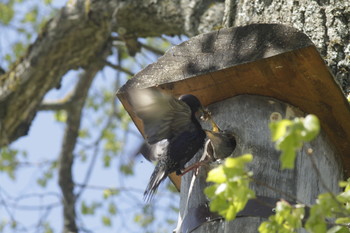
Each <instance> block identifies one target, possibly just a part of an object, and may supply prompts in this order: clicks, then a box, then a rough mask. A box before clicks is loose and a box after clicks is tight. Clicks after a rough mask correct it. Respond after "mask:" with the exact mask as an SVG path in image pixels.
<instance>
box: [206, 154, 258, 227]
mask: <svg viewBox="0 0 350 233" xmlns="http://www.w3.org/2000/svg"><path fill="white" fill-rule="evenodd" d="M252 159H253V156H252V155H250V154H245V155H242V156H240V157H236V158H227V159H226V160H225V162H224V164H222V165H220V166H218V167H216V168H214V169H212V170H211V171H209V173H208V177H207V182H213V184H212V185H210V186H208V187H207V188H205V189H204V193H205V194H206V195H207V196H208V198H209V199H211V202H210V210H211V211H215V212H218V213H219V214H220V215H221V216H223V217H224V218H225V219H226V220H227V221H230V220H233V219H235V217H236V214H237V213H238V212H239V211H241V210H242V209H243V208H244V207H245V205H246V204H247V202H248V200H249V199H252V198H254V197H255V194H254V191H253V190H251V189H250V188H249V179H250V176H251V174H250V173H248V172H246V171H245V166H246V164H247V163H249V162H251V161H252Z"/></svg>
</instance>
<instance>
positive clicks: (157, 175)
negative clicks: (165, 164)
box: [143, 163, 167, 202]
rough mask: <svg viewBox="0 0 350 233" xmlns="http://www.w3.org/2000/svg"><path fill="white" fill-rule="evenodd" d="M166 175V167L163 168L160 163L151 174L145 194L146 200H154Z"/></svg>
mask: <svg viewBox="0 0 350 233" xmlns="http://www.w3.org/2000/svg"><path fill="white" fill-rule="evenodd" d="M166 176H167V173H166V171H165V170H164V169H161V166H160V164H159V163H158V164H157V166H156V168H155V169H154V171H153V173H152V175H151V178H150V180H149V182H148V185H147V188H146V190H145V192H144V194H143V199H144V200H145V201H146V202H150V201H151V200H152V198H153V196H154V193H155V192H156V191H157V189H158V186H159V184H160V183H161V182H162V181H163V180H164V179H165V178H166Z"/></svg>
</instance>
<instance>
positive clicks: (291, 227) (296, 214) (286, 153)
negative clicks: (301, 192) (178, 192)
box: [205, 115, 350, 233]
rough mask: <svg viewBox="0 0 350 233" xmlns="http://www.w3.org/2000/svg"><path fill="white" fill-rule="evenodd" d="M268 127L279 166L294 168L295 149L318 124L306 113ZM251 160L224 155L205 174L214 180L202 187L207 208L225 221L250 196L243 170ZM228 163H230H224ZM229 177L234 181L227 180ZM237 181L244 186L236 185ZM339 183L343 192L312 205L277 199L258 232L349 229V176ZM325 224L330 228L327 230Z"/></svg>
mask: <svg viewBox="0 0 350 233" xmlns="http://www.w3.org/2000/svg"><path fill="white" fill-rule="evenodd" d="M270 129H271V133H272V140H273V141H275V142H276V148H277V149H280V150H282V155H281V158H280V160H281V163H282V169H283V168H293V167H294V160H295V156H296V151H297V150H299V149H300V148H301V147H302V145H303V143H304V142H309V141H311V140H312V139H314V138H315V137H316V136H317V135H318V133H319V131H320V125H319V120H318V118H317V117H316V116H314V115H308V116H306V117H305V118H295V119H294V120H281V121H279V122H273V123H271V124H270ZM309 156H312V155H309ZM243 158H245V159H243ZM251 160H252V155H244V156H242V157H238V158H227V159H226V161H225V163H224V164H223V165H220V166H218V167H217V168H214V169H212V170H211V171H210V172H209V173H208V179H207V181H210V182H214V184H213V185H211V186H209V187H208V188H206V190H205V193H206V194H207V196H208V197H209V198H210V199H211V200H212V201H211V203H210V209H211V211H216V212H218V213H219V214H220V215H222V216H223V217H224V218H225V219H226V220H227V221H230V220H233V219H234V218H235V214H236V213H237V212H238V211H239V210H242V209H243V208H244V206H245V204H246V202H247V200H248V199H249V198H253V197H254V192H253V191H252V190H250V189H249V182H248V181H249V180H252V181H254V179H253V178H252V177H251V176H250V175H248V174H250V173H249V172H246V171H245V170H244V166H245V164H246V162H248V161H251ZM233 161H235V162H233ZM239 161H240V162H239ZM229 164H230V165H231V166H228V165H229ZM232 164H235V165H236V166H232ZM237 171H238V172H237ZM228 174H234V175H228ZM232 180H234V182H230V181H232ZM237 184H244V185H243V186H242V187H240V188H237V187H238V185H237ZM339 186H340V187H341V188H343V189H344V191H343V192H340V193H339V194H337V195H335V194H333V193H330V192H329V193H322V194H320V195H319V196H318V198H317V199H316V204H314V205H312V206H310V207H309V206H305V205H304V204H295V205H292V204H290V203H288V202H287V201H285V200H281V201H279V202H277V204H276V208H275V210H276V213H275V215H272V216H270V217H269V219H268V220H267V221H264V222H263V223H262V224H261V225H260V227H259V229H258V230H259V232H261V233H277V232H279V233H292V232H296V230H298V229H300V228H302V227H304V228H305V229H306V230H307V231H308V232H311V233H335V232H338V233H345V232H350V228H349V225H350V178H349V179H348V180H347V181H342V182H340V183H339ZM242 196H249V198H246V199H243V200H242V201H241V202H238V203H236V204H235V205H236V206H239V209H238V208H237V207H235V208H234V207H232V206H233V205H234V204H232V203H235V201H232V200H240V199H241V198H242ZM242 204H243V205H242ZM306 213H308V214H306ZM328 226H331V228H330V229H328Z"/></svg>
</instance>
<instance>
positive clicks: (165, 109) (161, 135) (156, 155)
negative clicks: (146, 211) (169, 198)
mask: <svg viewBox="0 0 350 233" xmlns="http://www.w3.org/2000/svg"><path fill="white" fill-rule="evenodd" d="M129 99H130V102H131V104H132V106H133V108H134V109H135V113H136V115H137V116H138V117H139V118H140V119H141V120H142V121H143V125H144V132H145V135H146V140H147V142H148V143H149V144H150V146H149V147H148V148H147V153H151V154H149V155H148V158H149V159H150V160H154V159H155V160H157V161H158V163H157V165H156V167H155V169H154V171H153V173H152V175H151V178H150V181H149V183H148V185H147V188H146V191H145V193H144V197H145V200H147V201H150V200H151V199H152V197H153V195H154V193H155V192H156V190H157V188H158V186H159V184H160V183H161V182H162V181H163V180H164V179H165V178H166V176H167V175H168V174H169V173H172V172H174V171H176V173H177V174H180V173H181V169H183V168H184V166H185V164H186V163H187V162H188V161H189V160H190V159H192V158H193V156H194V155H195V154H196V153H197V151H198V150H199V149H200V148H201V147H203V144H204V139H205V137H206V135H205V132H204V131H203V129H202V127H201V125H200V124H199V122H198V121H197V119H196V117H195V114H196V112H197V111H198V110H200V109H202V106H201V104H200V102H199V100H198V99H197V98H196V97H195V96H193V95H183V96H181V97H180V98H179V99H175V98H174V97H172V96H170V95H167V94H164V93H161V92H159V91H158V90H156V89H138V90H134V91H132V92H131V94H130V96H129Z"/></svg>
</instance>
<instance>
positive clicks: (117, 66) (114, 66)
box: [105, 61, 135, 76]
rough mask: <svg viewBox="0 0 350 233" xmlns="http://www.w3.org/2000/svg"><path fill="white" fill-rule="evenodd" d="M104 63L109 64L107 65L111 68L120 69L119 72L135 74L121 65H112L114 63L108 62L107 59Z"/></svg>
mask: <svg viewBox="0 0 350 233" xmlns="http://www.w3.org/2000/svg"><path fill="white" fill-rule="evenodd" d="M105 65H107V66H109V67H111V68H113V69H116V70H119V71H121V72H124V73H126V74H128V75H130V76H134V75H135V74H134V73H133V72H131V71H130V70H127V69H125V68H123V67H121V66H119V65H114V64H112V63H110V62H109V61H105Z"/></svg>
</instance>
